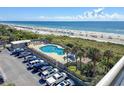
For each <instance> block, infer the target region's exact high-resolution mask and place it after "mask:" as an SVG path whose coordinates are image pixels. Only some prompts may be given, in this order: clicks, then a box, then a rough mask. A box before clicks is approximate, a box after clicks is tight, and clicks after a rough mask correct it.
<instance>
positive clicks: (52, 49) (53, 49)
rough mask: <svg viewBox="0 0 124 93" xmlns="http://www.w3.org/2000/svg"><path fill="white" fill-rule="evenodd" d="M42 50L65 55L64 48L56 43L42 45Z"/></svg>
mask: <svg viewBox="0 0 124 93" xmlns="http://www.w3.org/2000/svg"><path fill="white" fill-rule="evenodd" d="M40 50H41V51H43V52H46V53H56V54H58V55H64V49H63V48H58V47H57V46H56V45H52V44H51V45H46V46H43V47H40Z"/></svg>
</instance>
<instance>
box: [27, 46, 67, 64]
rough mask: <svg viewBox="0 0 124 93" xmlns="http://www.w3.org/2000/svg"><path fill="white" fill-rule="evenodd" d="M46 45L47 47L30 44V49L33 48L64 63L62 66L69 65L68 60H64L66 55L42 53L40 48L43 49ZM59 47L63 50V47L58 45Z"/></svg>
mask: <svg viewBox="0 0 124 93" xmlns="http://www.w3.org/2000/svg"><path fill="white" fill-rule="evenodd" d="M45 45H46V44H40V45H34V44H30V45H29V46H28V47H29V48H33V49H35V50H36V51H38V52H41V53H43V54H46V55H47V56H49V57H51V58H53V59H55V60H56V61H58V62H60V63H62V64H65V63H67V62H66V60H64V56H65V55H58V54H56V53H46V52H43V51H41V50H40V47H43V46H45ZM48 45H49V44H48ZM57 47H60V48H62V47H61V46H59V45H57Z"/></svg>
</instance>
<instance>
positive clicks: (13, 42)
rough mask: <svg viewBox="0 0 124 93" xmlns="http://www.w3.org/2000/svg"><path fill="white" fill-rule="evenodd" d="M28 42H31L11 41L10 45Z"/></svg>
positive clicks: (26, 41)
mask: <svg viewBox="0 0 124 93" xmlns="http://www.w3.org/2000/svg"><path fill="white" fill-rule="evenodd" d="M28 42H31V40H20V41H12V42H11V44H21V43H28Z"/></svg>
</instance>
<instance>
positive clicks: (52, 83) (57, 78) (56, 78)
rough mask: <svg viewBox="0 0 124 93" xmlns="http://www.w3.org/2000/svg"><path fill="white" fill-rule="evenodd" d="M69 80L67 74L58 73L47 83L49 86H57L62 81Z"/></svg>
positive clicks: (48, 79)
mask: <svg viewBox="0 0 124 93" xmlns="http://www.w3.org/2000/svg"><path fill="white" fill-rule="evenodd" d="M66 78H67V74H66V73H64V72H58V73H56V74H54V75H53V76H51V77H49V78H47V79H46V83H47V85H49V86H55V85H57V84H58V83H60V82H61V81H63V80H65V79H66Z"/></svg>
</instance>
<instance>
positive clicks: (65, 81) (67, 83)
mask: <svg viewBox="0 0 124 93" xmlns="http://www.w3.org/2000/svg"><path fill="white" fill-rule="evenodd" d="M74 85H75V84H74V81H73V80H71V79H66V80H63V81H62V82H60V83H59V84H58V85H57V86H74Z"/></svg>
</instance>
